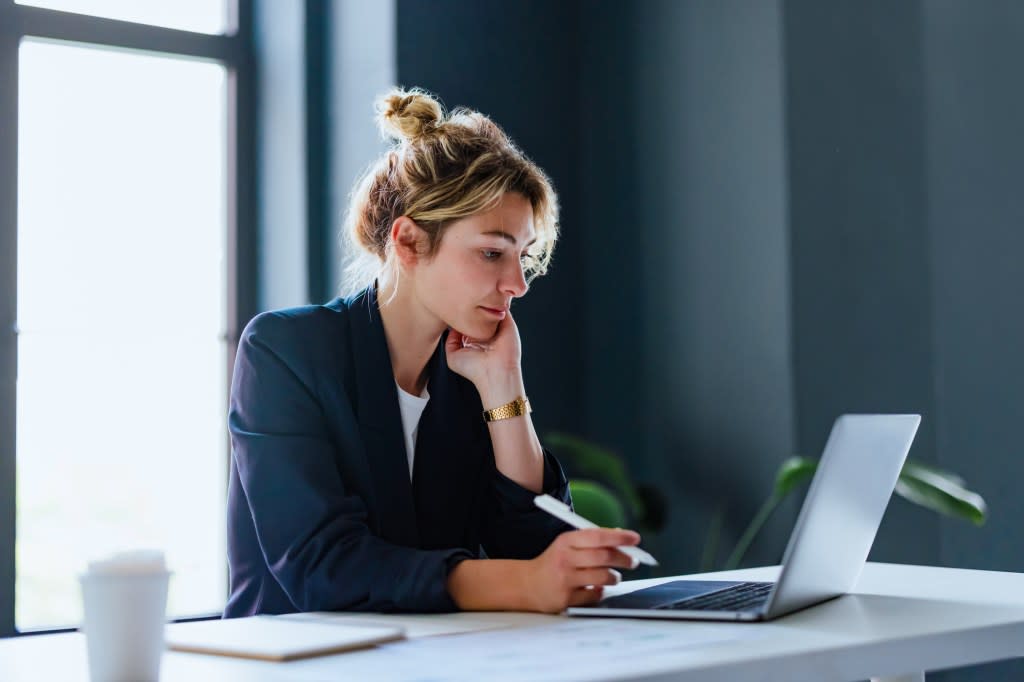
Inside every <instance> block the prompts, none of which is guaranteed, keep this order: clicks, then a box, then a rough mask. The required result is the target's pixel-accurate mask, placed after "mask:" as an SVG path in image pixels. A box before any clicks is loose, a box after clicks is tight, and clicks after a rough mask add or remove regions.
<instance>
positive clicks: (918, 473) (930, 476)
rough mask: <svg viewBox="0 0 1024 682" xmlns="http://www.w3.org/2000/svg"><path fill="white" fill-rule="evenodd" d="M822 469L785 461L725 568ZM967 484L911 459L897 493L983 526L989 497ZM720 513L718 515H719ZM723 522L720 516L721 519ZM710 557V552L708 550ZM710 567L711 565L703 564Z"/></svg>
mask: <svg viewBox="0 0 1024 682" xmlns="http://www.w3.org/2000/svg"><path fill="white" fill-rule="evenodd" d="M817 469H818V462H817V461H815V460H813V459H807V458H806V457H790V458H789V459H787V460H786V461H784V462H783V463H782V465H781V466H780V467H779V470H778V472H777V473H776V474H775V485H774V486H773V488H772V492H771V494H770V495H769V496H768V499H767V500H765V501H764V504H762V505H761V508H760V509H758V510H757V513H756V514H755V515H754V518H753V519H752V520H751V521H750V525H748V526H747V528H746V530H744V531H743V534H742V535H740V539H739V540H738V541H737V542H736V546H735V547H734V548H733V550H732V552H731V553H730V554H729V558H728V559H726V562H725V568H726V569H731V568H737V567H738V566H739V564H740V561H742V560H743V556H744V555H745V554H746V553H747V550H748V549H749V548H750V544H751V543H752V542H753V541H754V538H755V537H757V533H758V532H759V531H760V530H761V527H762V526H764V524H765V522H766V521H767V520H768V519H769V518H770V517H771V515H772V512H774V511H775V509H776V507H778V506H779V504H780V503H781V502H782V501H783V500H784V499H786V497H787V496H788V495H789V494H790V493H792V492H793V491H794V490H795V489H796V488H797V487H799V486H800V484H801V483H804V482H806V481H809V480H810V479H811V478H812V477H813V476H814V472H815V471H817ZM964 486H965V483H964V479H963V478H961V477H960V476H958V475H956V474H953V473H950V472H948V471H943V470H941V469H937V468H935V467H931V466H928V465H926V464H921V463H919V462H914V461H912V460H908V461H907V462H906V464H904V465H903V470H902V471H901V472H900V477H899V480H898V481H897V482H896V494H897V495H899V496H900V497H902V498H904V499H906V500H909V501H910V502H913V503H914V504H918V505H921V506H922V507H925V508H927V509H931V510H933V511H935V512H938V513H940V514H943V515H945V516H950V517H953V518H961V519H965V520H967V521H970V522H972V523H974V524H975V525H976V526H980V525H982V524H983V523H985V518H986V514H987V509H988V508H987V506H986V504H985V500H984V499H983V498H982V497H981V495H979V494H978V493H975V492H973V491H971V490H968V489H967V488H966V487H964ZM717 516H718V515H716V517H717ZM718 523H719V524H720V519H719V521H718ZM717 542H718V528H717V527H716V526H715V524H714V522H713V523H712V529H711V532H709V534H708V543H709V544H712V545H717ZM704 555H705V560H707V556H708V552H707V551H705V552H704ZM702 568H710V566H702Z"/></svg>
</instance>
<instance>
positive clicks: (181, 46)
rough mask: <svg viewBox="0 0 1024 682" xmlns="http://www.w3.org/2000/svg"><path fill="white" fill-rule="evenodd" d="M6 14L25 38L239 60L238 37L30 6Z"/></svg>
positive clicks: (19, 7) (222, 59)
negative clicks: (31, 37)
mask: <svg viewBox="0 0 1024 682" xmlns="http://www.w3.org/2000/svg"><path fill="white" fill-rule="evenodd" d="M3 12H4V13H7V14H9V16H10V18H11V21H9V22H7V23H9V24H10V25H12V26H14V27H15V28H14V30H15V32H16V33H19V34H20V35H24V36H33V37H38V38H52V39H54V40H67V41H71V42H79V43H90V44H94V45H104V46H107V47H122V48H128V49H136V50H146V51H150V52H166V53H170V54H179V55H185V56H190V57H202V58H207V59H216V60H218V61H223V62H226V63H229V64H235V63H237V61H238V58H239V43H240V41H239V39H238V37H237V36H223V35H208V34H204V33H193V32H191V31H181V30H178V29H173V28H166V27H162V26H150V25H148V24H138V23H134V22H130V21H119V20H117V19H108V18H105V17H94V16H89V15H84V14H74V13H72V12H61V11H59V10H52V9H46V8H41V7H32V6H28V5H15V6H13V7H9V8H6V9H4V10H3Z"/></svg>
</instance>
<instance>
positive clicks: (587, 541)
mask: <svg viewBox="0 0 1024 682" xmlns="http://www.w3.org/2000/svg"><path fill="white" fill-rule="evenodd" d="M569 535H570V536H571V537H570V538H569V545H570V546H571V547H575V548H577V549H586V548H590V547H621V546H623V545H639V544H640V534H639V533H637V532H636V531H633V530H623V529H621V528H585V529H583V530H576V531H571V532H570V533H569Z"/></svg>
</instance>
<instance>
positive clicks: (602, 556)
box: [572, 547, 640, 569]
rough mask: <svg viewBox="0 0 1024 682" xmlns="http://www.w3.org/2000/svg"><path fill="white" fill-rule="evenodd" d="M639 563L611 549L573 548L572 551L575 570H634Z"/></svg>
mask: <svg viewBox="0 0 1024 682" xmlns="http://www.w3.org/2000/svg"><path fill="white" fill-rule="evenodd" d="M639 563H640V562H639V561H637V560H636V559H634V558H633V557H631V556H628V555H626V554H623V553H622V552H620V551H619V550H617V549H612V548H611V547H595V548H585V549H581V548H575V549H573V551H572V564H573V565H574V566H576V567H577V568H593V567H596V566H604V567H613V568H630V569H632V568H636V567H637V565H638V564H639Z"/></svg>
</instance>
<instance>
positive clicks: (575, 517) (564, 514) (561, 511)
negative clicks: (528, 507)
mask: <svg viewBox="0 0 1024 682" xmlns="http://www.w3.org/2000/svg"><path fill="white" fill-rule="evenodd" d="M533 503H534V504H535V505H537V506H538V507H540V508H541V509H543V510H544V511H546V512H547V513H548V514H551V515H552V516H554V517H555V518H556V519H558V520H559V521H565V522H566V523H568V524H569V525H570V526H572V527H573V528H598V527H599V526H598V525H597V524H596V523H594V522H593V521H588V520H587V519H585V518H583V517H582V516H580V515H579V514H577V513H576V512H574V511H573V510H571V509H569V505H567V504H565V503H564V502H559V501H558V500H556V499H555V498H553V497H551V496H550V495H538V496H537V497H535V498H533ZM616 549H618V550H619V551H620V552H622V553H623V554H625V555H626V556H631V557H633V558H634V559H636V560H637V561H639V562H640V563H641V564H647V565H648V566H657V565H658V561H657V559H655V558H654V557H652V556H651V555H650V554H648V553H647V552H645V551H644V550H642V549H640V548H639V547H633V546H631V545H626V546H623V547H616Z"/></svg>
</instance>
